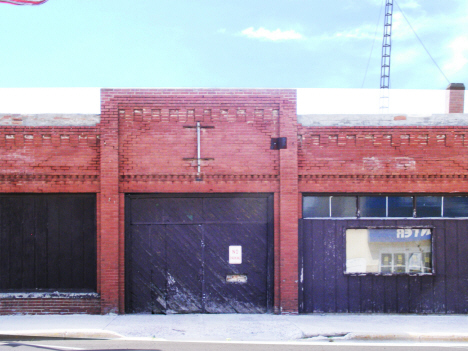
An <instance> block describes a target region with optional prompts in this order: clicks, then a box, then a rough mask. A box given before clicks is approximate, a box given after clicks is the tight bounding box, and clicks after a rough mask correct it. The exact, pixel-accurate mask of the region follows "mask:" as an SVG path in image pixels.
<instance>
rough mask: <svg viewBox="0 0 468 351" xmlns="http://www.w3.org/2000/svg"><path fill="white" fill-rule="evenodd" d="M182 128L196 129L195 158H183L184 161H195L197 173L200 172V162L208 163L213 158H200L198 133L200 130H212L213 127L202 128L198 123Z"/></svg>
mask: <svg viewBox="0 0 468 351" xmlns="http://www.w3.org/2000/svg"><path fill="white" fill-rule="evenodd" d="M184 128H196V129H197V157H195V158H193V157H185V158H184V160H185V161H197V173H200V172H201V161H202V160H203V161H210V160H214V158H209V157H208V158H207V157H201V136H200V131H201V129H202V128H205V129H214V126H202V125H201V124H200V122H197V125H196V126H184Z"/></svg>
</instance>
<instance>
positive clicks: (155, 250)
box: [125, 194, 273, 313]
mask: <svg viewBox="0 0 468 351" xmlns="http://www.w3.org/2000/svg"><path fill="white" fill-rule="evenodd" d="M167 196H168V195H166V196H160V195H154V194H151V195H127V196H126V252H125V255H126V260H125V261H126V311H127V312H129V313H264V312H268V311H271V309H272V303H273V225H272V220H273V213H272V196H271V195H264V194H261V195H257V194H256V195H239V194H236V195H235V196H233V195H225V194H223V195H213V196H206V195H203V196H202V195H185V196H180V195H179V196H177V195H171V196H170V197H167Z"/></svg>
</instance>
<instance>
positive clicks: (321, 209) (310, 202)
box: [302, 196, 330, 218]
mask: <svg viewBox="0 0 468 351" xmlns="http://www.w3.org/2000/svg"><path fill="white" fill-rule="evenodd" d="M329 199H330V197H329V196H304V198H303V200H302V217H303V218H308V217H330V204H329Z"/></svg>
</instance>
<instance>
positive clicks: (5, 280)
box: [0, 194, 96, 291]
mask: <svg viewBox="0 0 468 351" xmlns="http://www.w3.org/2000/svg"><path fill="white" fill-rule="evenodd" d="M0 243H1V245H0V290H3V291H6V290H22V291H24V290H38V289H39V290H40V289H85V290H92V291H95V290H96V197H95V195H75V194H73V195H69V194H67V195H2V196H0Z"/></svg>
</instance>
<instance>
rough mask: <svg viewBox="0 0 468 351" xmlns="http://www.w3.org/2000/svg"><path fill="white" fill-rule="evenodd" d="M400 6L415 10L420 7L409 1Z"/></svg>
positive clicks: (413, 0)
mask: <svg viewBox="0 0 468 351" xmlns="http://www.w3.org/2000/svg"><path fill="white" fill-rule="evenodd" d="M400 6H401V7H402V8H404V9H405V8H407V9H416V8H418V7H420V6H421V5H420V4H419V3H418V2H417V1H415V0H409V1H403V2H402V3H401V4H400Z"/></svg>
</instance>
